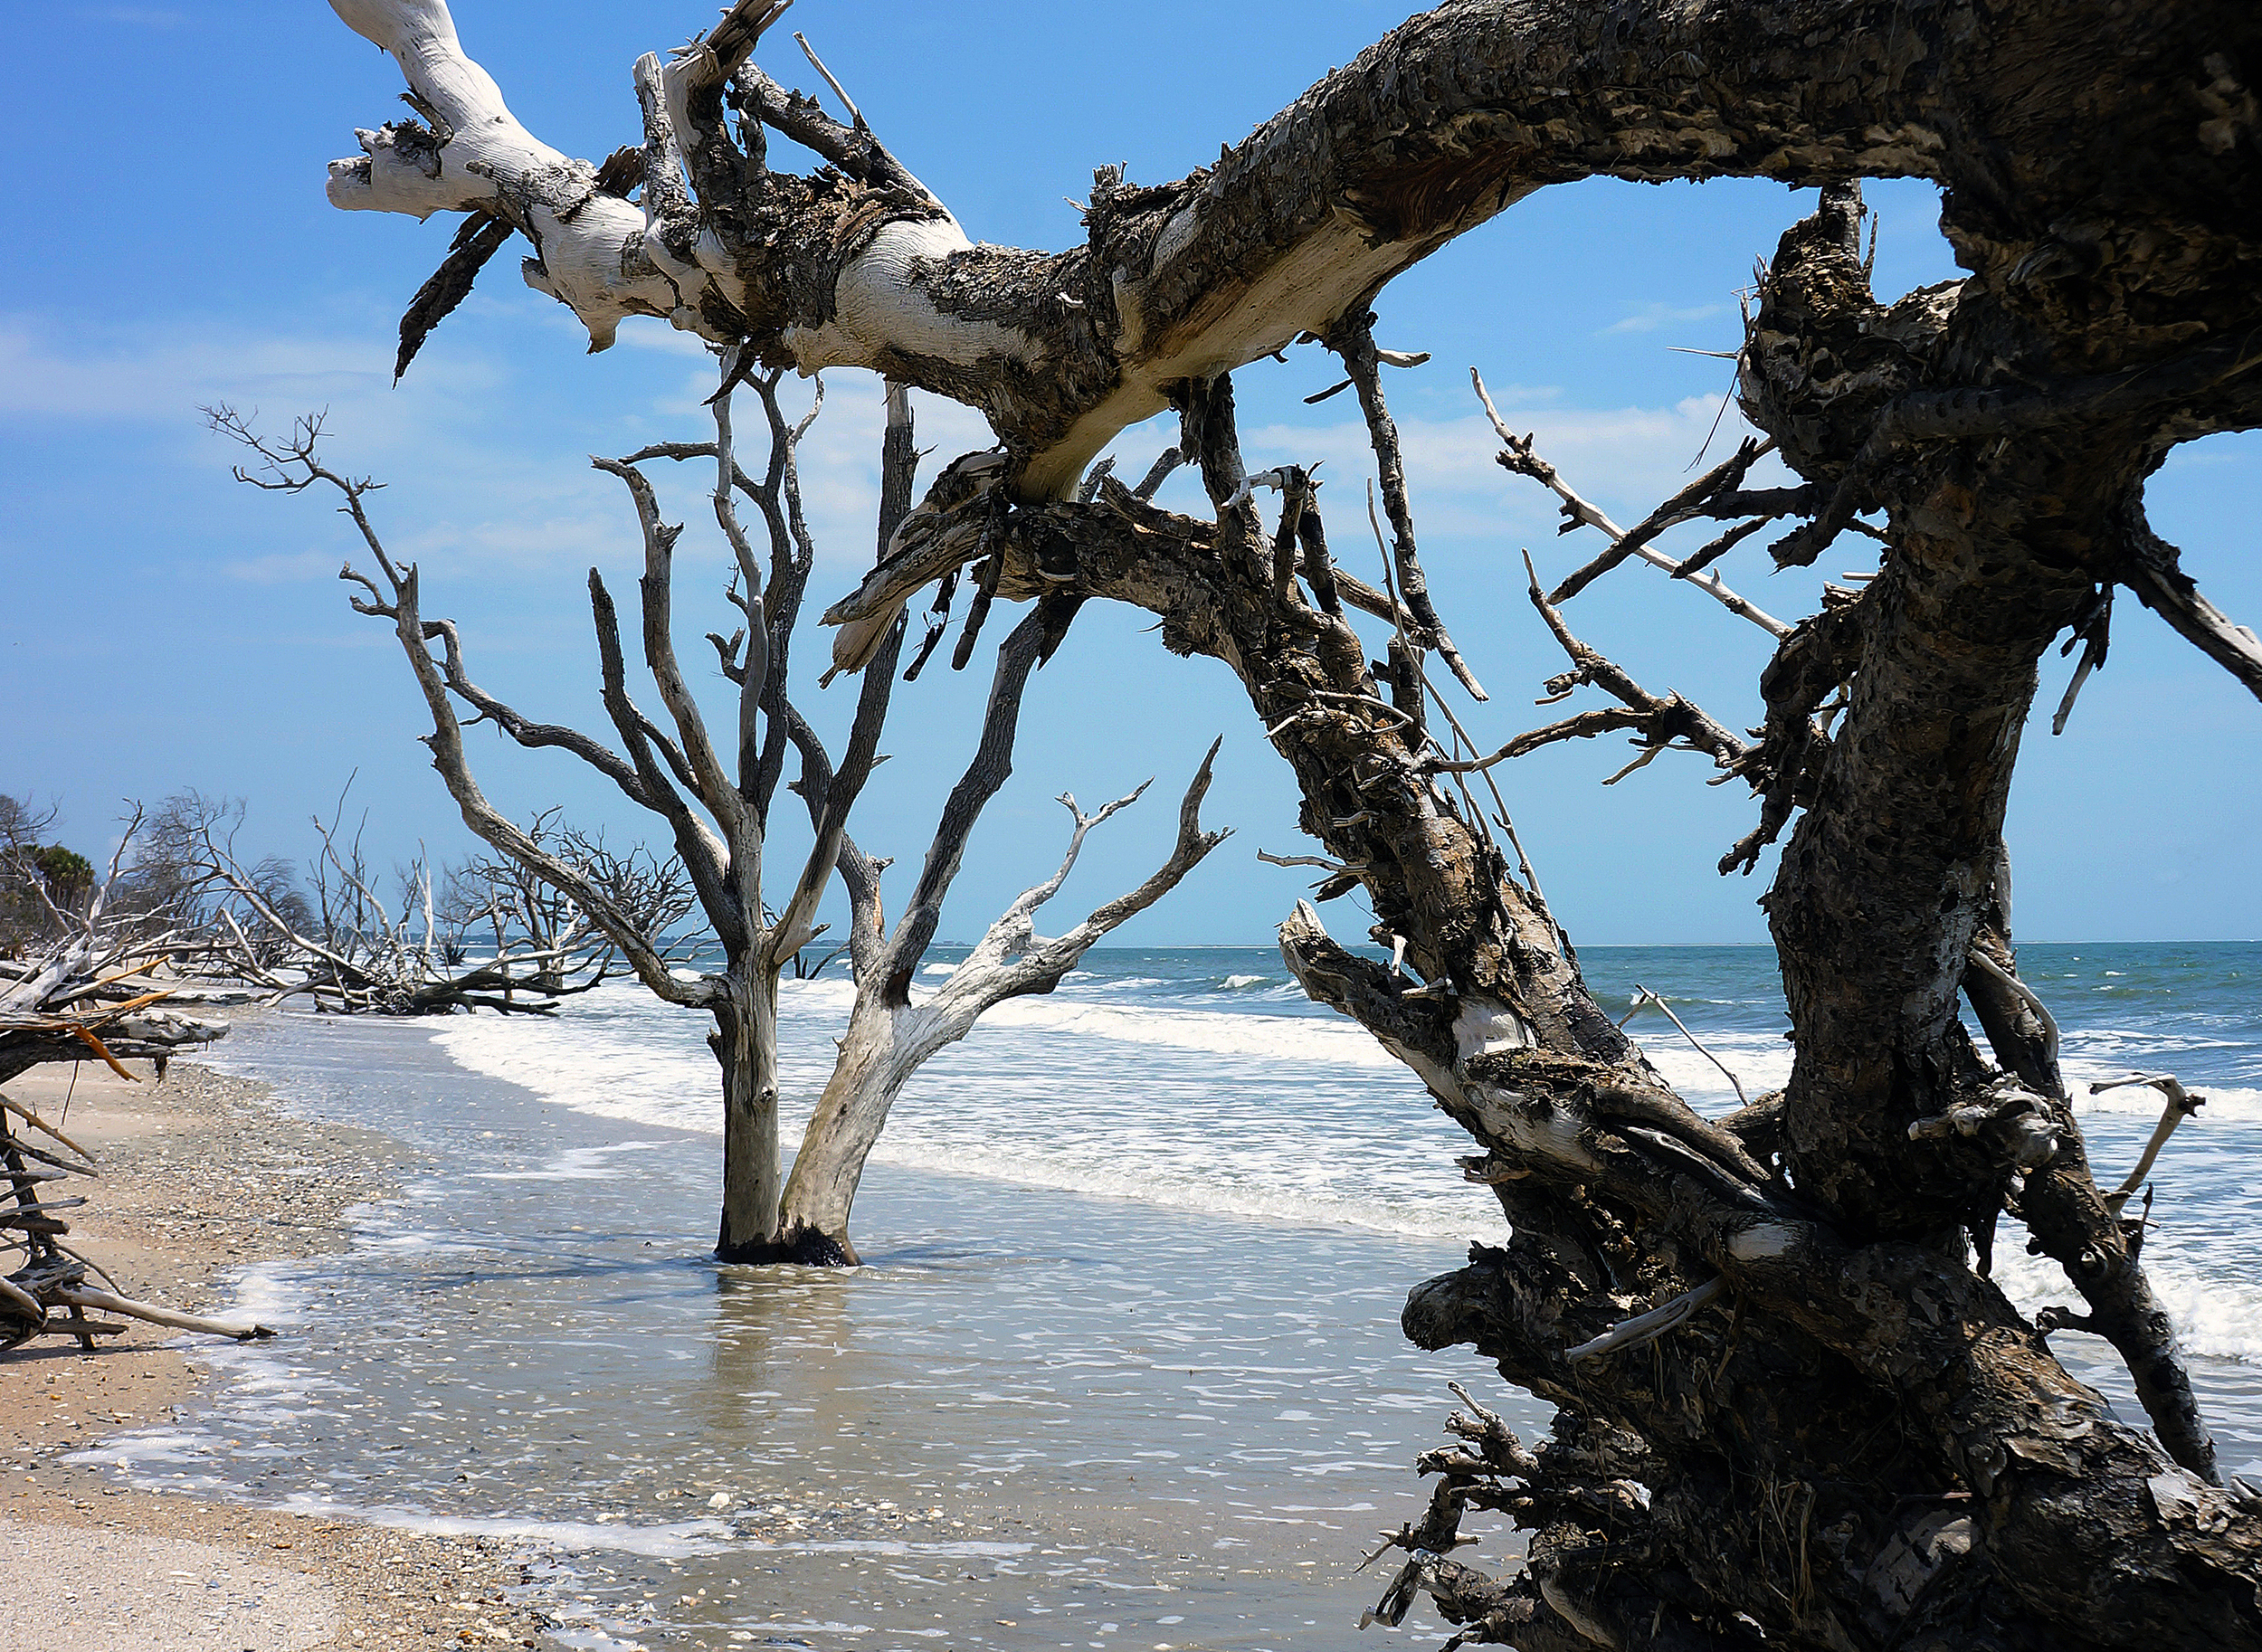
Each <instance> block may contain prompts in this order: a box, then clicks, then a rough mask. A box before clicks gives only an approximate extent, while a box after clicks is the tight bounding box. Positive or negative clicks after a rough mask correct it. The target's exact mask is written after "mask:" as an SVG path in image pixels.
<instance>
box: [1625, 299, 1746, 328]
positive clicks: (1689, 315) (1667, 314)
mask: <svg viewBox="0 0 2262 1652" xmlns="http://www.w3.org/2000/svg"><path fill="white" fill-rule="evenodd" d="M1727 313H1728V307H1727V306H1726V305H1725V304H1700V305H1697V306H1696V307H1695V308H1693V309H1677V308H1675V307H1674V306H1673V305H1670V304H1645V305H1643V306H1642V307H1641V308H1640V309H1638V310H1636V311H1635V312H1634V313H1633V314H1632V315H1630V316H1628V317H1626V318H1624V319H1623V320H1620V321H1613V322H1611V324H1610V325H1609V326H1608V327H1606V328H1603V329H1602V331H1603V332H1604V333H1605V334H1609V333H1654V332H1656V331H1657V330H1658V328H1661V327H1669V326H1671V325H1673V324H1674V323H1676V322H1681V321H1709V320H1711V319H1712V318H1713V317H1715V316H1725V315H1726V314H1727Z"/></svg>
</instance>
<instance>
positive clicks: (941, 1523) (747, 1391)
mask: <svg viewBox="0 0 2262 1652" xmlns="http://www.w3.org/2000/svg"><path fill="white" fill-rule="evenodd" d="M247 1032H248V1033H249V1034H250V1036H249V1037H248V1038H247V1040H246V1042H245V1044H244V1045H242V1046H241V1047H239V1048H238V1049H236V1050H234V1051H233V1052H232V1055H231V1059H232V1060H233V1061H234V1062H236V1063H238V1064H240V1065H241V1066H242V1067H243V1068H247V1069H249V1070H252V1071H256V1072H258V1073H260V1074H261V1076H263V1077H266V1078H270V1079H271V1081H273V1082H276V1083H277V1084H278V1085H279V1086H280V1087H281V1088H282V1090H283V1092H284V1093H285V1094H286V1095H289V1096H290V1097H294V1098H295V1100H296V1103H297V1105H299V1106H307V1107H310V1108H313V1109H315V1110H318V1111H324V1112H329V1111H333V1110H342V1108H343V1107H344V1106H345V1105H347V1103H349V1102H350V1103H357V1104H358V1116H360V1117H361V1118H362V1119H363V1121H364V1122H366V1123H368V1124H371V1125H376V1126H378V1127H380V1128H384V1129H386V1130H389V1131H392V1132H394V1133H396V1134H400V1135H405V1136H406V1137H408V1138H409V1139H410V1140H412V1141H414V1142H416V1143H417V1144H420V1145H422V1146H423V1147H426V1148H427V1149H429V1150H431V1151H433V1152H434V1153H436V1154H441V1155H442V1156H443V1157H444V1158H445V1159H446V1161H447V1162H448V1164H449V1168H448V1169H447V1170H446V1171H445V1172H444V1173H442V1174H440V1175H437V1176H434V1177H432V1178H431V1179H429V1180H426V1181H423V1182H418V1183H417V1184H415V1185H414V1186H413V1187H412V1188H411V1189H409V1191H408V1192H407V1195H406V1197H405V1198H404V1200H403V1201H400V1202H399V1203H397V1204H391V1205H387V1206H385V1207H382V1208H379V1209H375V1210H372V1211H368V1212H366V1215H365V1219H364V1224H363V1226H362V1228H361V1230H360V1231H359V1233H358V1235H357V1242H356V1248H355V1249H354V1251H353V1252H352V1254H351V1255H350V1256H349V1257H348V1258H344V1259H343V1265H342V1266H341V1263H340V1259H338V1258H313V1259H310V1260H308V1261H304V1262H295V1263H285V1264H278V1265H271V1266H268V1267H261V1268H259V1269H255V1270H253V1272H252V1276H251V1278H250V1280H249V1282H248V1286H247V1296H248V1298H249V1303H250V1305H252V1307H254V1308H255V1309H256V1311H257V1312H258V1314H259V1315H260V1316H261V1318H263V1319H266V1320H268V1321H269V1322H270V1323H281V1324H285V1325H287V1326H288V1327H289V1328H290V1334H288V1335H287V1336H285V1337H283V1338H280V1339H279V1340H278V1341H277V1342H275V1343H266V1344H249V1345H245V1346H242V1347H229V1348H223V1349H219V1350H215V1351H213V1352H211V1353H207V1354H206V1355H205V1356H204V1357H205V1358H206V1359H207V1361H208V1362H210V1363H212V1364H214V1366H216V1367H218V1368H219V1369H220V1371H221V1372H222V1373H223V1380H222V1381H220V1382H218V1383H216V1384H215V1385H214V1388H213V1389H212V1391H211V1393H210V1395H209V1398H208V1400H206V1401H205V1403H204V1405H203V1406H202V1407H201V1408H200V1412H199V1414H197V1415H195V1416H192V1417H191V1418H189V1419H186V1421H185V1425H184V1426H183V1427H181V1428H178V1429H173V1430H169V1431H163V1432H158V1431H151V1432H145V1433H143V1434H141V1435H138V1436H131V1437H128V1438H124V1439H122V1440H120V1441H118V1442H116V1443H114V1444H113V1445H112V1446H111V1447H109V1448H107V1450H106V1452H105V1453H104V1455H105V1456H107V1457H109V1458H110V1459H111V1460H114V1461H117V1462H119V1464H120V1466H121V1467H124V1468H126V1469H127V1471H128V1473H130V1474H131V1475H132V1476H134V1477H136V1478H137V1479H139V1480H143V1481H145V1482H148V1483H155V1484H165V1485H172V1486H179V1487H182V1488H184V1489H193V1490H199V1491H205V1492H214V1493H220V1492H224V1493H227V1494H230V1495H240V1496H247V1497H250V1498H252V1499H255V1500H259V1501H262V1502H274V1503H280V1504H284V1505H297V1506H302V1507H307V1508H309V1509H318V1510H322V1511H325V1512H345V1513H354V1514H368V1515H373V1516H375V1517H377V1518H381V1519H386V1520H392V1521H398V1522H402V1523H405V1524H418V1525H439V1526H442V1527H445V1528H448V1529H461V1530H480V1531H490V1532H500V1533H519V1534H523V1535H525V1536H526V1537H527V1538H529V1539H533V1540H537V1541H539V1542H541V1543H546V1544H550V1545H556V1547H557V1548H558V1549H560V1550H562V1551H563V1552H564V1553H563V1554H562V1555H561V1557H560V1558H559V1559H558V1560H557V1561H556V1562H555V1569H554V1571H552V1572H551V1574H550V1576H549V1579H548V1583H547V1592H548V1593H549V1594H550V1595H551V1596H552V1597H554V1603H553V1605H552V1609H554V1610H556V1609H560V1607H563V1608H566V1609H578V1610H579V1611H581V1612H582V1613H583V1614H584V1616H583V1618H582V1619H581V1621H582V1623H583V1624H584V1626H585V1628H584V1630H583V1632H582V1633H581V1634H579V1635H578V1636H573V1635H569V1636H568V1637H567V1638H566V1642H565V1644H568V1645H576V1646H590V1647H604V1646H607V1645H611V1644H614V1643H617V1642H619V1641H622V1640H625V1639H630V1638H634V1639H640V1640H645V1641H648V1642H649V1643H651V1644H653V1645H659V1644H663V1643H664V1644H669V1645H683V1646H700V1647H705V1646H714V1647H726V1646H732V1645H742V1644H746V1642H744V1641H743V1640H734V1639H733V1638H732V1636H733V1634H734V1633H736V1634H737V1635H742V1636H744V1635H751V1636H755V1637H756V1638H765V1637H772V1636H781V1635H783V1636H789V1637H793V1638H798V1639H799V1640H800V1641H802V1642H805V1643H807V1644H813V1645H830V1644H834V1642H835V1641H838V1642H839V1643H840V1644H853V1645H856V1646H859V1647H864V1646H876V1645H886V1644H891V1643H890V1638H891V1637H904V1638H906V1644H911V1643H912V1642H914V1641H917V1640H919V1639H928V1640H931V1639H932V1638H934V1636H935V1635H936V1633H938V1632H939V1633H940V1634H942V1635H944V1636H945V1637H946V1638H947V1639H948V1640H949V1642H950V1643H951V1644H954V1645H976V1644H1000V1645H1010V1646H1031V1647H1035V1646H1050V1645H1055V1644H1060V1645H1079V1646H1081V1645H1087V1644H1090V1645H1108V1644H1114V1643H1115V1642H1116V1641H1117V1639H1118V1638H1128V1637H1132V1636H1138V1637H1144V1638H1142V1639H1139V1640H1138V1641H1137V1642H1136V1644H1138V1645H1140V1646H1142V1647H1152V1646H1154V1645H1155V1644H1156V1643H1157V1642H1163V1643H1165V1644H1169V1645H1173V1646H1186V1647H1252V1648H1254V1647H1275V1646H1280V1647H1285V1646H1290V1645H1293V1646H1297V1647H1326V1646H1335V1645H1342V1646H1349V1645H1352V1644H1354V1642H1353V1639H1352V1637H1353V1635H1354V1628H1353V1626H1354V1623H1355V1620H1356V1617H1357V1613H1358V1610H1359V1608H1360V1607H1361V1606H1362V1605H1364V1604H1366V1603H1367V1598H1368V1597H1369V1596H1370V1595H1371V1594H1372V1593H1373V1581H1372V1580H1371V1579H1364V1578H1363V1579H1359V1580H1357V1581H1355V1582H1354V1581H1351V1580H1350V1578H1349V1576H1348V1574H1349V1572H1350V1569H1351V1567H1352V1566H1353V1565H1354V1564H1355V1563H1356V1562H1357V1560H1358V1559H1359V1558H1360V1556H1361V1554H1362V1553H1363V1552H1364V1549H1365V1548H1367V1547H1371V1546H1372V1543H1373V1538H1374V1533H1375V1532H1376V1531H1377V1529H1378V1528H1381V1527H1383V1526H1384V1525H1388V1526H1391V1527H1393V1528H1394V1527H1395V1526H1396V1525H1397V1524H1400V1523H1401V1522H1402V1521H1403V1520H1405V1519H1407V1518H1409V1517H1410V1516H1411V1515H1412V1514H1415V1513H1417V1512H1418V1508H1419V1496H1420V1493H1419V1487H1418V1485H1417V1483H1416V1481H1415V1480H1414V1478H1413V1476H1412V1475H1411V1472H1410V1465H1411V1459H1412V1457H1413V1456H1414V1454H1415V1453H1416V1452H1417V1451H1419V1450H1421V1449H1422V1448H1425V1447H1427V1446H1428V1445H1429V1444H1430V1443H1431V1438H1430V1437H1431V1436H1433V1435H1434V1433H1435V1431H1436V1429H1437V1426H1438V1423H1439V1421H1440V1419H1442V1417H1443V1415H1444V1414H1445V1412H1446V1411H1447V1410H1449V1408H1450V1407H1451V1405H1452V1403H1453V1401H1452V1400H1451V1397H1450V1396H1449V1394H1448V1393H1447V1392H1446V1391H1445V1388H1444V1382H1445V1381H1446V1379H1447V1377H1448V1376H1450V1375H1457V1376H1460V1377H1462V1378H1464V1379H1466V1378H1467V1377H1468V1375H1469V1371H1468V1364H1467V1362H1460V1361H1454V1360H1450V1359H1445V1360H1440V1359H1435V1358H1432V1357H1430V1356H1427V1355H1423V1354H1421V1353H1420V1352H1419V1351H1418V1350H1415V1349H1413V1348H1411V1347H1410V1346H1409V1345H1408V1344H1407V1343H1405V1342H1404V1341H1403V1339H1402V1337H1401V1336H1400V1335H1399V1334H1398V1332H1397V1324H1396V1322H1397V1313H1398V1308H1399V1306H1400V1304H1401V1303H1402V1300H1403V1296H1404V1293H1405V1290H1406V1288H1407V1286H1408V1285H1409V1284H1411V1283H1412V1282H1414V1281H1417V1280H1419V1279H1421V1278H1424V1277H1429V1276H1430V1275H1433V1274H1436V1273H1439V1272H1441V1271H1445V1270H1446V1269H1449V1268H1450V1267H1454V1266H1456V1265H1458V1263H1459V1261H1460V1259H1461V1250H1460V1248H1459V1247H1458V1246H1456V1245H1453V1244H1450V1243H1447V1242H1441V1241H1439V1240H1436V1239H1425V1238H1419V1237H1412V1236H1400V1235H1384V1234H1378V1233H1373V1232H1366V1231H1360V1230H1341V1229H1328V1228H1322V1227H1310V1226H1307V1227H1301V1228H1298V1227H1291V1226H1286V1225H1282V1224H1278V1223H1264V1222H1258V1221H1253V1220H1248V1219H1242V1218H1235V1217H1231V1216H1223V1215H1218V1214H1213V1213H1211V1214H1204V1213H1195V1212H1188V1211H1175V1210H1169V1209H1164V1208H1157V1207H1153V1206H1145V1205H1141V1204H1138V1203H1136V1202H1133V1201H1127V1200H1098V1199H1093V1198H1091V1197H1089V1196H1083V1195H1075V1194H1063V1193H1060V1192H1050V1191H1046V1190H1025V1191H1019V1192H1010V1193H1008V1194H1006V1196H1003V1197H1001V1190H1000V1189H999V1188H997V1187H996V1186H995V1184H993V1183H992V1182H986V1181H984V1180H981V1179H977V1178H974V1177H965V1176H945V1175H927V1176H919V1175H915V1174H912V1173H907V1172H904V1171H901V1170H899V1169H897V1168H895V1167H892V1166H885V1165H883V1166H879V1167H878V1168H876V1169H875V1171H874V1173H873V1174H872V1176H871V1177H870V1179H869V1181H868V1183H867V1187H866V1191H865V1192H864V1195H863V1197H862V1198H861V1199H860V1201H859V1204H858V1215H859V1219H860V1223H859V1227H860V1244H861V1245H862V1246H863V1248H864V1249H865V1252H866V1255H867V1257H868V1258H869V1260H870V1264H871V1265H870V1267H865V1268H862V1269H859V1270H854V1271H849V1272H841V1273H829V1274H810V1273H808V1272H806V1271H803V1270H797V1269H778V1268H729V1267H718V1266H716V1265H714V1264H713V1263H711V1262H708V1261H704V1260H699V1259H697V1258H698V1253H699V1249H700V1248H701V1247H702V1246H703V1244H706V1243H711V1238H710V1236H709V1234H708V1229H707V1223H708V1220H709V1219H710V1213H711V1203H712V1199H713V1186H712V1184H713V1179H714V1167H713V1157H714V1154H713V1144H712V1142H711V1140H708V1139H706V1138H703V1137H699V1136H693V1135H685V1134H683V1133H680V1132H676V1131H670V1130H666V1129H662V1128H656V1127H652V1126H643V1127H641V1128H639V1129H636V1130H633V1131H629V1132H623V1131H622V1130H621V1129H620V1128H619V1127H618V1126H617V1125H614V1124H613V1123H612V1122H611V1121H606V1120H602V1119H596V1118H591V1117H587V1116H583V1115H579V1114H575V1113H574V1112H571V1111H570V1110H566V1109H562V1108H556V1107H550V1108H547V1109H546V1108H545V1107H544V1106H543V1105H542V1104H541V1103H540V1102H539V1100H538V1099H537V1098H536V1097H533V1096H531V1095H529V1094H527V1092H524V1091H521V1090H518V1089H517V1088H516V1087H513V1086H510V1085H508V1084H504V1083H500V1082H498V1081H495V1080H492V1079H488V1078H480V1077H478V1076H475V1075H470V1074H466V1073H463V1072H461V1070H459V1069H457V1068H453V1067H452V1065H451V1064H450V1063H448V1062H447V1061H446V1060H445V1059H444V1057H442V1055H441V1054H440V1052H439V1051H438V1050H437V1049H434V1047H433V1046H432V1043H431V1042H430V1041H429V1040H428V1038H427V1037H426V1035H425V1033H423V1032H420V1031H419V1030H415V1029H412V1028H403V1027H397V1026H395V1027H386V1026H379V1025H375V1024H368V1023H363V1024H352V1023H337V1022H327V1023H309V1022H308V1021H303V1020H301V1019H299V1018H295V1017H293V1018H282V1019H280V1020H279V1021H276V1022H271V1023H269V1024H267V1025H263V1026H261V1027H259V1028H256V1029H247ZM380 1071H381V1072H382V1073H383V1074H384V1075H385V1078H384V1079H383V1081H382V1083H381V1084H378V1085H375V1086H373V1087H365V1082H364V1079H363V1078H362V1077H361V1075H362V1074H364V1073H371V1072H380ZM372 1089H374V1090H375V1094H372V1093H371V1090H372ZM420 1097H422V1098H423V1099H421V1100H420ZM537 1143H538V1144H540V1146H539V1148H538V1150H537V1151H532V1152H530V1151H529V1148H530V1146H531V1145H532V1144H537ZM1538 1419H1539V1418H1538V1414H1537V1413H1536V1412H1534V1413H1533V1414H1532V1415H1531V1417H1530V1419H1529V1420H1531V1421H1534V1422H1536V1421H1537V1420H1538ZM718 1495H719V1496H721V1497H723V1498H725V1499H726V1500H727V1501H726V1502H725V1503H724V1505H722V1506H721V1507H719V1508H717V1507H714V1506H710V1505H712V1503H713V1500H714V1499H715V1498H716V1497H717V1496H718ZM1472 1529H1478V1528H1472ZM701 1590H704V1591H705V1593H704V1595H702V1594H701V1593H700V1591H701ZM686 1596H689V1600H686V1599H685V1598H684V1597H686ZM648 1597H650V1598H648ZM827 1626H831V1627H827ZM788 1644H792V1642H791V1641H789V1642H788ZM1125 1644H1130V1643H1129V1641H1128V1640H1127V1639H1126V1641H1125Z"/></svg>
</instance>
